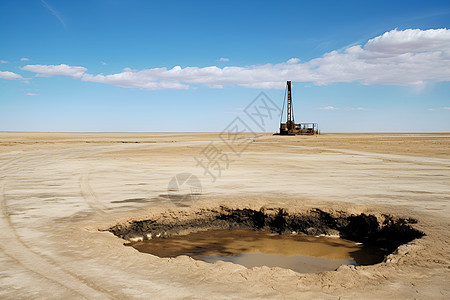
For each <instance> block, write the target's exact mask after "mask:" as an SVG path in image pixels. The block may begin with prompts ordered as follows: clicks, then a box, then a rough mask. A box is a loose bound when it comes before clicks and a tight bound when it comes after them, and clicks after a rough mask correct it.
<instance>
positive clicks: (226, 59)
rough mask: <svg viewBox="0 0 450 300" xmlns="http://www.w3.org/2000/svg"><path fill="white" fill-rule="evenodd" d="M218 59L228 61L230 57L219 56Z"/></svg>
mask: <svg viewBox="0 0 450 300" xmlns="http://www.w3.org/2000/svg"><path fill="white" fill-rule="evenodd" d="M219 61H230V59H229V58H226V57H221V58H219Z"/></svg>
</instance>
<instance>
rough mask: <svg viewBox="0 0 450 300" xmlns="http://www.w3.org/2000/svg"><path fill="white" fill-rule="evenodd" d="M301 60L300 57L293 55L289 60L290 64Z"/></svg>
mask: <svg viewBox="0 0 450 300" xmlns="http://www.w3.org/2000/svg"><path fill="white" fill-rule="evenodd" d="M299 62H300V59H299V58H296V57H293V58H291V59H289V60H288V61H287V63H288V64H297V63H299Z"/></svg>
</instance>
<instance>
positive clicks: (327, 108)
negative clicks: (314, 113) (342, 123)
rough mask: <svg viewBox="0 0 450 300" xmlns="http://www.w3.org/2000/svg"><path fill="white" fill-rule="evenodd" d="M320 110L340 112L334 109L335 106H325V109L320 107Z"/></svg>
mask: <svg viewBox="0 0 450 300" xmlns="http://www.w3.org/2000/svg"><path fill="white" fill-rule="evenodd" d="M319 109H323V110H338V109H339V108H337V107H334V106H324V107H319Z"/></svg>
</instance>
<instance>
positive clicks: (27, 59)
mask: <svg viewBox="0 0 450 300" xmlns="http://www.w3.org/2000/svg"><path fill="white" fill-rule="evenodd" d="M29 60H30V59H29V58H26V57H22V58H21V59H20V61H29Z"/></svg>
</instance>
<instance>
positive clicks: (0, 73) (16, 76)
mask: <svg viewBox="0 0 450 300" xmlns="http://www.w3.org/2000/svg"><path fill="white" fill-rule="evenodd" d="M0 78H2V79H10V80H12V79H23V77H22V76H20V75H19V74H16V73H13V72H9V71H0Z"/></svg>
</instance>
